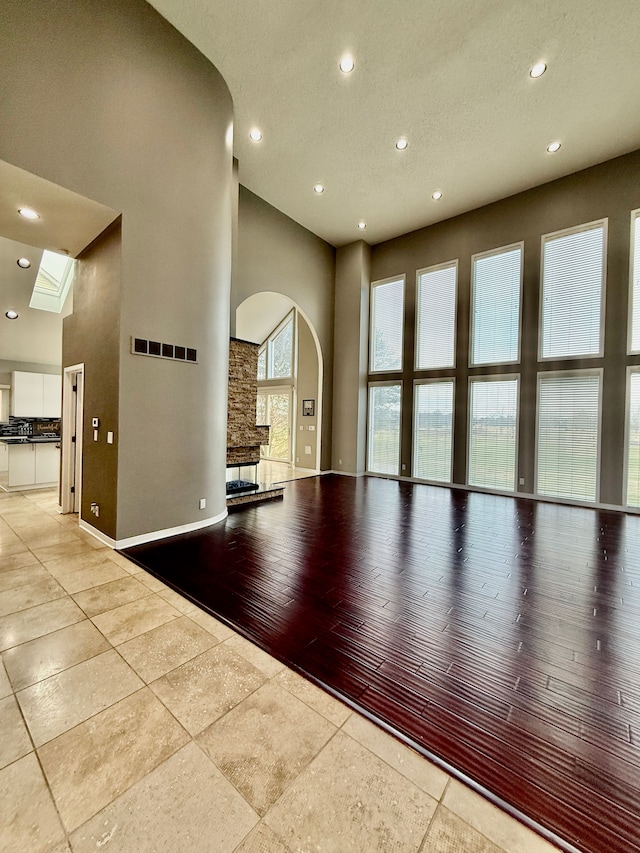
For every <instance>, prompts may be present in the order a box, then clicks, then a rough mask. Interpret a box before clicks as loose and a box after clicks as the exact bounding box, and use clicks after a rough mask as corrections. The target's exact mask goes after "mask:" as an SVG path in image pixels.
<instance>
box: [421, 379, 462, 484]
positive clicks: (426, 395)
mask: <svg viewBox="0 0 640 853" xmlns="http://www.w3.org/2000/svg"><path fill="white" fill-rule="evenodd" d="M414 395H415V398H414V420H413V476H414V477H419V478H420V479H422V480H436V481H437V482H441V483H450V482H451V462H452V454H451V438H452V434H453V380H452V379H449V380H446V381H433V382H417V383H416V385H415V388H414Z"/></svg>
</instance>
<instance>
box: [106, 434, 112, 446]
mask: <svg viewBox="0 0 640 853" xmlns="http://www.w3.org/2000/svg"><path fill="white" fill-rule="evenodd" d="M107 444H113V433H112V432H108V433H107Z"/></svg>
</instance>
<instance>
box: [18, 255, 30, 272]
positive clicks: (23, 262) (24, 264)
mask: <svg viewBox="0 0 640 853" xmlns="http://www.w3.org/2000/svg"><path fill="white" fill-rule="evenodd" d="M16 263H17V264H18V266H19V267H20V268H21V269H23V270H28V269H29V267H30V266H31V261H30V260H29V258H18V260H17V261H16Z"/></svg>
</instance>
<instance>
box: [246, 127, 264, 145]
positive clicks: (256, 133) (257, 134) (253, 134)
mask: <svg viewBox="0 0 640 853" xmlns="http://www.w3.org/2000/svg"><path fill="white" fill-rule="evenodd" d="M249 137H250V138H251V139H252V140H253V141H254V142H260V140H261V139H262V131H261V130H258V128H257V127H254V128H253V129H252V130H251V131H249Z"/></svg>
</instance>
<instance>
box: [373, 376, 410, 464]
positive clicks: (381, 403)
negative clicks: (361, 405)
mask: <svg viewBox="0 0 640 853" xmlns="http://www.w3.org/2000/svg"><path fill="white" fill-rule="evenodd" d="M401 397H402V385H401V384H400V383H399V382H393V383H384V384H383V383H380V384H377V383H376V384H371V385H369V430H368V441H367V470H369V471H371V472H372V473H375V474H395V475H397V474H398V473H399V469H400V404H401Z"/></svg>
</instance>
